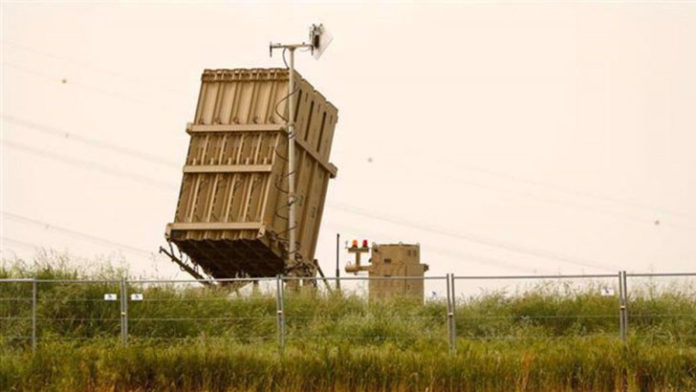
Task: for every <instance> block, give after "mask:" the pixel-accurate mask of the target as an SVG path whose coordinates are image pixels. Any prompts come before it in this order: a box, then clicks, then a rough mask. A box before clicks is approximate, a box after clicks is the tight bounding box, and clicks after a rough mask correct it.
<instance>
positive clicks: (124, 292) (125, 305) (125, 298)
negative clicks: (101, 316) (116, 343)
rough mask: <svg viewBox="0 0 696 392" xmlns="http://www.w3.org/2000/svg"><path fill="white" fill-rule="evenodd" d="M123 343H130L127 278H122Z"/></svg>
mask: <svg viewBox="0 0 696 392" xmlns="http://www.w3.org/2000/svg"><path fill="white" fill-rule="evenodd" d="M120 295H121V343H122V344H123V345H124V346H125V345H127V344H128V288H127V286H126V278H121V290H120Z"/></svg>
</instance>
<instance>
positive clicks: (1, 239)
mask: <svg viewBox="0 0 696 392" xmlns="http://www.w3.org/2000/svg"><path fill="white" fill-rule="evenodd" d="M0 242H2V243H4V242H9V243H14V244H17V245H19V246H23V247H25V248H32V249H39V248H41V247H40V246H38V245H36V244H31V243H29V242H24V241H19V240H15V239H14V238H9V237H4V236H2V237H0Z"/></svg>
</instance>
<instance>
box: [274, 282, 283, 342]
mask: <svg viewBox="0 0 696 392" xmlns="http://www.w3.org/2000/svg"><path fill="white" fill-rule="evenodd" d="M276 324H277V326H278V347H279V348H280V352H281V353H282V352H284V351H285V289H284V283H283V277H282V275H278V276H277V277H276Z"/></svg>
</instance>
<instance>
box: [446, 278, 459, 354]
mask: <svg viewBox="0 0 696 392" xmlns="http://www.w3.org/2000/svg"><path fill="white" fill-rule="evenodd" d="M450 275H451V274H447V276H446V277H445V280H446V281H447V345H448V346H449V350H450V353H453V352H455V350H456V348H455V347H454V346H455V344H454V339H453V337H454V323H453V321H454V307H453V306H452V303H453V299H452V283H454V282H452V281H451V279H450V278H451V276H450Z"/></svg>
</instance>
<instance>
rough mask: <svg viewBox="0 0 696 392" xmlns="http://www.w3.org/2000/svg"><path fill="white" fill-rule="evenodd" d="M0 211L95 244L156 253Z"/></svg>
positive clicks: (16, 218)
mask: <svg viewBox="0 0 696 392" xmlns="http://www.w3.org/2000/svg"><path fill="white" fill-rule="evenodd" d="M0 213H1V214H2V216H3V217H5V218H7V219H11V220H14V221H18V222H24V223H28V224H32V225H34V226H40V227H43V228H44V229H46V230H55V231H59V232H62V233H64V234H67V235H69V236H72V237H75V238H80V239H83V240H86V241H89V242H93V243H95V244H99V245H106V246H111V247H116V248H119V249H122V250H125V251H128V252H131V253H135V254H138V255H141V256H143V255H144V256H147V257H152V256H155V255H157V253H156V252H151V251H148V250H146V249H142V248H137V247H134V246H131V245H127V244H122V243H120V242H116V241H112V240H108V239H105V238H101V237H97V236H95V235H92V234H87V233H83V232H80V231H77V230H72V229H68V228H65V227H61V226H57V225H54V224H51V223H47V222H44V221H41V220H38V219H33V218H29V217H26V216H22V215H19V214H14V213H11V212H7V211H0ZM15 242H17V241H15Z"/></svg>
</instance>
